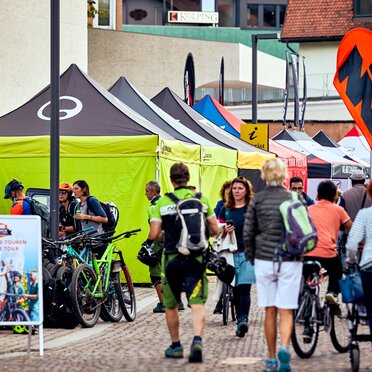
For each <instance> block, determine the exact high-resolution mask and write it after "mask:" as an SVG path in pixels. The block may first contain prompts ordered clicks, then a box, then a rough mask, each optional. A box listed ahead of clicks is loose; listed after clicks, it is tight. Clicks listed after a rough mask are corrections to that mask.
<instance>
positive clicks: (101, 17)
mask: <svg viewBox="0 0 372 372" xmlns="http://www.w3.org/2000/svg"><path fill="white" fill-rule="evenodd" d="M96 9H97V11H98V14H96V16H95V17H94V19H93V27H98V28H109V29H115V0H98V1H97V0H96Z"/></svg>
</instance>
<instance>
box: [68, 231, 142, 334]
mask: <svg viewBox="0 0 372 372" xmlns="http://www.w3.org/2000/svg"><path fill="white" fill-rule="evenodd" d="M139 231H141V229H137V230H131V231H126V232H123V233H121V234H119V235H117V236H114V237H107V236H105V234H103V235H101V236H93V237H91V236H87V237H85V240H84V246H85V247H90V249H89V252H90V254H89V256H90V257H89V261H88V262H86V263H81V264H79V265H78V266H77V267H76V269H75V270H74V271H73V275H72V278H71V284H70V296H71V301H72V305H73V308H74V311H75V314H76V316H77V318H78V320H79V322H80V324H81V325H82V326H83V327H93V326H94V325H95V324H96V323H97V322H98V319H99V317H100V316H101V318H102V319H103V320H106V321H113V322H118V321H119V320H120V319H121V318H122V316H123V315H124V317H125V319H126V320H127V321H128V322H131V321H133V320H134V319H135V317H136V298H135V292H134V286H133V282H132V279H131V276H130V273H129V269H128V266H127V265H126V264H125V261H124V257H123V254H122V252H121V251H119V250H116V249H115V244H114V241H117V240H118V239H124V238H129V237H130V236H132V235H135V234H136V233H137V232H139ZM105 243H108V246H107V248H106V250H105V252H104V254H103V255H102V257H101V258H100V259H97V257H96V255H95V254H94V253H93V252H94V249H95V247H97V246H99V245H102V244H105ZM102 305H103V306H102Z"/></svg>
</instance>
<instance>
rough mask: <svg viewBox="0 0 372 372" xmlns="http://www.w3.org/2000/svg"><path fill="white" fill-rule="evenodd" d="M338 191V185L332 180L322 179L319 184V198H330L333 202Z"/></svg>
mask: <svg viewBox="0 0 372 372" xmlns="http://www.w3.org/2000/svg"><path fill="white" fill-rule="evenodd" d="M336 193H337V186H336V185H335V184H334V183H333V182H332V181H330V180H327V181H322V182H320V184H319V185H318V200H322V199H325V200H328V201H330V202H332V203H333V200H334V198H335V196H336Z"/></svg>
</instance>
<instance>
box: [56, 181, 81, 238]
mask: <svg viewBox="0 0 372 372" xmlns="http://www.w3.org/2000/svg"><path fill="white" fill-rule="evenodd" d="M58 199H59V237H60V238H62V237H65V236H68V235H71V234H72V233H74V232H75V231H79V230H81V224H80V222H79V221H78V220H76V219H75V218H74V215H75V208H76V205H77V203H78V202H77V200H76V199H75V196H74V194H73V192H72V185H71V183H69V182H61V183H60V184H59V197H58Z"/></svg>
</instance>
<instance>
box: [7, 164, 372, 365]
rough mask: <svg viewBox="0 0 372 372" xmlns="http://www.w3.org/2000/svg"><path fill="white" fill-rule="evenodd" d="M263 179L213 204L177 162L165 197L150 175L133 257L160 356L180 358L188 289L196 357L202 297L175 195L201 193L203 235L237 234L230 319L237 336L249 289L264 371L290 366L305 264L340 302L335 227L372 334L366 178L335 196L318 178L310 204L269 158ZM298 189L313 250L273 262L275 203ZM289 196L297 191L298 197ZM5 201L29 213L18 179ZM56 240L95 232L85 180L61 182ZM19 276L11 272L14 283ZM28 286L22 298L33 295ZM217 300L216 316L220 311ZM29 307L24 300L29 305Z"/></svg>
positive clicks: (199, 267) (201, 277)
mask: <svg viewBox="0 0 372 372" xmlns="http://www.w3.org/2000/svg"><path fill="white" fill-rule="evenodd" d="M261 177H262V179H263V180H264V182H265V183H266V187H265V188H264V189H263V190H262V191H260V192H257V193H255V192H254V190H253V187H252V184H251V182H250V181H249V180H247V179H246V178H244V177H236V178H234V179H233V180H227V181H226V182H224V183H223V185H222V187H221V190H220V197H221V200H220V201H219V202H218V203H217V205H216V206H215V207H213V206H212V205H211V204H210V202H209V200H208V199H207V197H206V196H205V195H203V194H200V193H197V191H196V188H195V187H194V186H189V185H188V183H189V181H190V173H189V170H188V167H187V166H186V165H185V164H183V163H176V164H173V165H172V167H171V168H170V181H171V183H172V185H173V187H174V191H173V193H172V194H165V195H163V196H161V194H160V185H159V184H158V183H157V182H156V181H149V182H148V183H147V184H146V185H145V195H146V197H147V199H148V200H149V202H150V205H149V207H148V211H147V212H148V223H149V234H148V237H147V239H146V241H145V242H144V243H143V244H142V247H141V250H140V251H139V253H138V256H137V257H138V258H139V259H140V261H141V262H143V263H145V264H146V265H148V266H149V275H150V279H151V283H152V285H153V287H154V288H155V290H156V294H157V296H158V303H157V305H156V307H155V308H154V309H153V312H154V313H165V320H166V324H167V327H168V331H169V335H170V339H171V345H170V346H169V347H168V348H167V349H166V350H165V357H166V358H182V357H183V356H184V348H183V344H182V342H181V335H180V324H179V323H180V321H179V310H183V309H184V304H183V302H182V300H181V294H182V293H183V292H185V294H186V297H187V302H188V303H187V305H188V306H189V307H190V308H191V314H192V315H191V316H192V327H193V333H194V338H193V341H192V343H191V346H190V352H189V357H188V358H189V361H190V362H197V363H198V362H202V361H203V342H202V336H203V331H204V327H205V318H206V314H205V308H204V304H205V302H206V300H207V297H208V281H207V276H206V262H205V261H206V254H205V251H195V252H194V251H192V250H191V251H190V250H189V251H188V253H187V252H185V251H181V250H180V249H179V241H180V233H179V231H178V230H177V228H175V226H176V221H177V218H178V216H179V215H178V213H179V210H178V202H177V200H185V199H195V198H198V200H200V203H201V205H202V212H203V214H204V218H205V222H206V230H205V234H206V236H207V237H211V236H217V235H218V234H222V236H225V235H227V234H232V233H233V234H234V236H235V238H236V250H235V252H233V255H234V260H233V262H234V269H235V285H234V289H233V293H234V299H235V306H236V309H235V310H236V314H237V323H236V330H235V334H236V336H237V337H240V338H243V337H246V335H249V311H250V305H251V287H252V285H254V284H255V285H256V293H257V304H258V306H259V307H261V308H264V311H265V320H264V334H265V337H266V342H267V348H268V357H267V359H266V361H265V366H264V371H290V370H291V366H290V360H291V355H290V351H289V345H290V339H291V333H292V329H293V310H294V309H296V308H297V306H298V297H299V292H300V289H301V288H300V287H301V278H302V268H303V261H306V260H316V261H318V262H320V263H321V265H322V267H323V268H324V269H325V270H326V271H327V274H328V277H329V284H328V288H327V293H326V296H325V299H326V301H328V302H329V303H331V304H333V305H336V306H337V304H338V302H339V296H338V294H339V292H340V289H339V284H338V281H339V279H340V278H341V277H342V270H343V266H342V265H343V262H342V261H341V260H340V258H339V254H338V241H339V237H340V232H341V233H342V235H343V236H344V237H345V236H346V238H345V240H346V241H347V243H346V247H347V258H346V259H345V262H346V264H347V265H348V264H349V265H350V264H353V263H358V264H359V266H360V270H361V274H362V280H363V287H364V290H365V305H366V309H367V318H368V320H369V326H370V329H371V334H372V294H371V288H372V232H371V231H372V230H371V229H369V228H368V227H369V226H370V224H372V209H371V206H372V182H371V181H369V182H368V185H365V182H366V177H365V175H364V174H363V172H360V171H357V172H354V173H353V174H352V175H351V177H350V178H351V181H352V188H351V189H350V190H348V191H345V192H344V193H343V194H342V195H341V196H340V194H341V193H340V190H338V189H337V187H336V185H335V184H334V183H333V182H332V181H331V180H325V181H322V182H320V183H319V185H318V188H317V197H316V200H315V201H314V200H313V199H311V198H310V197H309V196H308V195H307V194H306V193H305V185H304V184H303V180H302V179H301V178H299V177H293V178H291V179H290V182H289V185H290V187H289V190H287V189H285V188H284V186H283V182H284V180H285V179H286V178H287V169H286V166H285V165H284V163H283V162H282V161H281V160H280V159H270V160H268V161H266V162H265V164H264V165H263V167H262V172H261ZM291 192H297V194H298V195H299V198H300V200H301V201H302V203H303V204H304V205H306V206H307V210H308V214H309V216H310V218H311V220H312V222H313V224H314V226H315V228H316V231H317V234H318V242H317V245H316V247H315V248H314V249H313V250H312V251H310V252H308V253H306V254H304V255H302V256H300V257H291V256H287V257H283V258H282V259H281V260H277V247H278V245H279V244H280V242H281V239H282V236H283V220H282V215H281V212H280V209H279V207H280V205H281V204H282V203H283V202H284V201H287V200H290V199H291V198H292V194H291ZM295 195H296V194H295ZM5 198H8V199H12V206H11V214H26V215H27V214H32V211H31V208H30V203H29V200H27V199H28V197H27V196H25V195H24V192H23V185H22V183H21V182H19V181H17V180H12V181H11V182H9V184H8V185H7V186H6V189H5ZM59 201H60V215H59V216H60V233H59V234H60V237H65V236H68V235H69V234H72V233H74V232H75V231H78V230H80V229H82V228H85V227H89V226H93V227H94V229H95V231H97V232H98V233H99V232H100V231H101V230H102V223H105V222H107V216H106V214H105V211H104V210H103V209H102V207H101V205H100V203H99V201H98V200H97V199H96V198H95V197H93V196H91V195H90V191H89V185H88V184H87V182H86V181H84V180H78V181H76V182H75V183H74V184H73V185H72V184H70V183H68V182H63V183H61V184H60V190H59ZM16 278H17V277H16V276H15V279H16ZM35 293H37V292H35V290H33V293H32V295H31V292H30V295H29V297H28V298H29V301H35V300H37V298H36V297H35ZM220 305H221V303H220V302H219V303H217V305H216V308H215V310H214V313H219V312H220V311H221V306H220ZM32 308H34V305H32V304H31V303H30V309H32ZM278 321H279V325H280V326H279V330H280V331H279V332H280V341H281V342H280V348H279V350H278V351H277V350H276V345H277V337H278V335H277V322H278Z"/></svg>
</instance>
